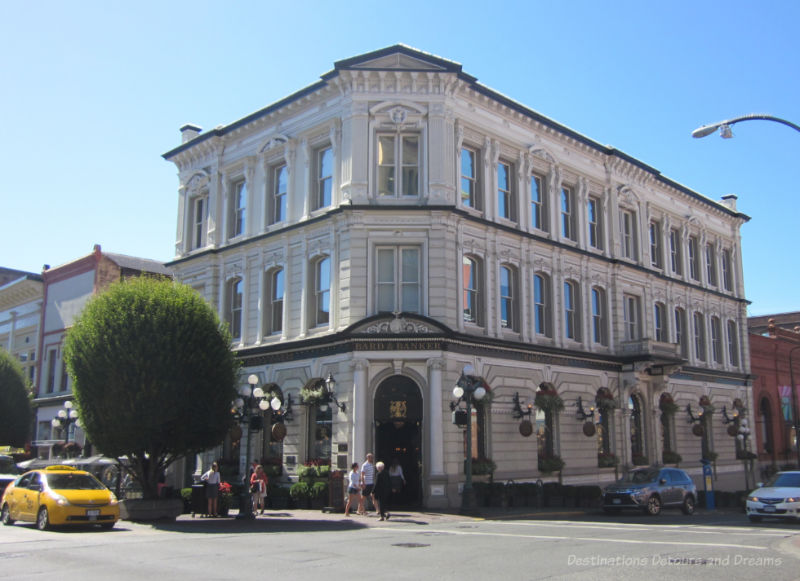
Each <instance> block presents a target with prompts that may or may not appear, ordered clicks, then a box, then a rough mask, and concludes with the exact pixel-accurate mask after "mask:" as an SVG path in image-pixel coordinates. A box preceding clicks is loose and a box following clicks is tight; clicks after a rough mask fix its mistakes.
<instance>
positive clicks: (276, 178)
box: [269, 162, 289, 226]
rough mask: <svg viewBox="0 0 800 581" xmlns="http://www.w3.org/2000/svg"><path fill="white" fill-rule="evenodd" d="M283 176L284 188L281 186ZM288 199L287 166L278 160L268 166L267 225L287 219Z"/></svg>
mask: <svg viewBox="0 0 800 581" xmlns="http://www.w3.org/2000/svg"><path fill="white" fill-rule="evenodd" d="M283 176H285V188H282V184H284V181H283V180H282V177H283ZM288 199H289V166H288V164H287V163H286V162H280V163H277V164H275V165H273V166H272V167H271V168H270V207H269V225H270V226H272V225H274V224H280V223H281V222H285V221H286V219H287V216H286V214H287V210H288Z"/></svg>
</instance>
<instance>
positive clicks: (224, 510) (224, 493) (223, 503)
mask: <svg viewBox="0 0 800 581" xmlns="http://www.w3.org/2000/svg"><path fill="white" fill-rule="evenodd" d="M232 500H233V488H232V487H231V485H230V484H229V483H228V482H220V483H219V514H220V516H228V511H229V510H230V508H231V501H232Z"/></svg>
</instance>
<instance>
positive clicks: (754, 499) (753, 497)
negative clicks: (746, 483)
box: [747, 495, 758, 502]
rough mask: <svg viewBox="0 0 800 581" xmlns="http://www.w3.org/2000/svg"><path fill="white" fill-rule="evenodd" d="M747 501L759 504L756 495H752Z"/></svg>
mask: <svg viewBox="0 0 800 581" xmlns="http://www.w3.org/2000/svg"><path fill="white" fill-rule="evenodd" d="M747 500H749V501H750V502H758V497H757V496H755V495H750V496H748V497H747Z"/></svg>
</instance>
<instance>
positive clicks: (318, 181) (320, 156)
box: [314, 143, 336, 210]
mask: <svg viewBox="0 0 800 581" xmlns="http://www.w3.org/2000/svg"><path fill="white" fill-rule="evenodd" d="M326 154H330V174H327V175H326V174H324V173H323V171H324V169H325V155H326ZM335 163H336V160H335V157H334V155H333V146H332V145H331V144H330V143H329V144H326V145H323V146H322V147H318V148H317V149H316V150H314V186H315V188H314V189H315V192H314V193H315V199H314V210H321V209H322V208H328V207H330V206H332V205H333V174H334V164H335Z"/></svg>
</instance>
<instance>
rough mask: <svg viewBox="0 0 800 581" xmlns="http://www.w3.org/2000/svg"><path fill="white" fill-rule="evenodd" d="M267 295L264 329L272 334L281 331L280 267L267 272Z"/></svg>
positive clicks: (281, 290)
mask: <svg viewBox="0 0 800 581" xmlns="http://www.w3.org/2000/svg"><path fill="white" fill-rule="evenodd" d="M266 276H267V296H268V297H269V307H268V310H267V313H266V314H267V316H268V317H269V320H268V321H267V325H266V329H267V333H268V334H270V335H272V334H275V333H280V332H281V331H283V300H284V273H283V269H282V268H277V269H275V270H273V271H271V272H269V273H267V275H266Z"/></svg>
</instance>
